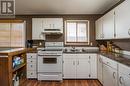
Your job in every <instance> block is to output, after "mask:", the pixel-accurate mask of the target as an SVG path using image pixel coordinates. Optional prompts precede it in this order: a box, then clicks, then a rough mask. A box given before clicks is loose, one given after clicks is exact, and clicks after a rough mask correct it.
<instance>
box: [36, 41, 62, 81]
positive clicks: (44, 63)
mask: <svg viewBox="0 0 130 86" xmlns="http://www.w3.org/2000/svg"><path fill="white" fill-rule="evenodd" d="M62 53H63V42H46V43H45V48H38V80H62Z"/></svg>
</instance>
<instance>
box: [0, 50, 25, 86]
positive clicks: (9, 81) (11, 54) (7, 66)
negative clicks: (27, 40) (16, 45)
mask: <svg viewBox="0 0 130 86" xmlns="http://www.w3.org/2000/svg"><path fill="white" fill-rule="evenodd" d="M16 57H20V58H21V59H22V60H23V63H21V64H19V65H17V66H15V67H14V68H13V60H14V58H16ZM19 73H22V75H21V77H20V83H22V82H23V81H25V79H26V76H25V75H26V49H19V50H13V49H12V50H9V51H5V52H4V51H3V52H0V84H1V86H13V77H14V74H19Z"/></svg>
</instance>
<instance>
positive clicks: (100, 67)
mask: <svg viewBox="0 0 130 86" xmlns="http://www.w3.org/2000/svg"><path fill="white" fill-rule="evenodd" d="M102 67H103V64H102V58H101V57H100V56H98V68H97V69H98V71H97V72H98V74H97V77H98V80H99V81H100V82H101V83H102V84H103V69H102Z"/></svg>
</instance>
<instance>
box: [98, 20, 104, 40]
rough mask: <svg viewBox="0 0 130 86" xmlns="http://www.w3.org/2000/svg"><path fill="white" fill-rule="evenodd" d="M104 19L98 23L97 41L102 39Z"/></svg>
mask: <svg viewBox="0 0 130 86" xmlns="http://www.w3.org/2000/svg"><path fill="white" fill-rule="evenodd" d="M102 28H103V25H102V18H100V19H98V20H97V21H96V40H98V39H102Z"/></svg>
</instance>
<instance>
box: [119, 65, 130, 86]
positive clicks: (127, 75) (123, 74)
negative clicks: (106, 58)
mask: <svg viewBox="0 0 130 86" xmlns="http://www.w3.org/2000/svg"><path fill="white" fill-rule="evenodd" d="M118 66H119V77H118V80H119V81H118V84H119V86H130V81H129V80H130V67H127V66H125V65H123V64H119V65H118Z"/></svg>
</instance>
